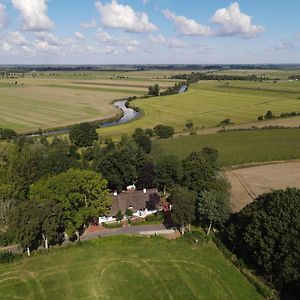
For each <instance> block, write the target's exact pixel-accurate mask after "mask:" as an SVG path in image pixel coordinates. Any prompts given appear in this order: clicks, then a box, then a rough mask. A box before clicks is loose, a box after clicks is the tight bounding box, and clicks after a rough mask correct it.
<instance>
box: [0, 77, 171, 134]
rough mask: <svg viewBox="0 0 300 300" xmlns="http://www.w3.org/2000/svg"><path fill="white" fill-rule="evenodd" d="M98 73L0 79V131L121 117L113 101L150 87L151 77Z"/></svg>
mask: <svg viewBox="0 0 300 300" xmlns="http://www.w3.org/2000/svg"><path fill="white" fill-rule="evenodd" d="M99 74H102V73H99ZM99 74H98V73H92V74H89V73H74V74H73V73H70V72H69V73H47V72H45V73H41V74H38V75H36V76H33V75H32V74H25V75H24V76H18V77H17V76H16V78H6V77H2V78H1V79H0V105H1V116H0V128H11V129H14V130H15V131H17V132H18V133H24V132H30V131H34V130H38V129H39V128H41V129H48V128H56V127H63V126H67V125H73V124H75V123H80V122H82V121H94V120H105V119H110V118H114V117H116V116H118V115H119V114H120V112H119V111H118V110H117V109H116V108H115V107H114V106H113V105H112V102H113V101H114V100H118V99H126V98H128V97H130V96H142V95H144V94H146V93H147V90H148V86H149V84H151V79H150V78H146V79H143V78H140V79H141V80H136V79H135V78H130V80H128V79H127V78H123V77H121V76H120V75H116V74H120V73H116V74H110V76H109V75H108V74H105V75H99ZM85 75H86V76H85ZM98 76H100V77H98ZM102 76H103V77H102ZM149 82H150V83H149ZM159 83H160V84H161V85H162V87H163V88H167V87H168V86H170V85H172V83H171V82H167V81H166V82H165V81H163V79H162V81H161V82H159Z"/></svg>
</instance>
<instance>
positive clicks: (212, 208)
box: [198, 179, 230, 235]
mask: <svg viewBox="0 0 300 300" xmlns="http://www.w3.org/2000/svg"><path fill="white" fill-rule="evenodd" d="M218 181H219V184H215V186H214V187H213V188H212V189H210V190H204V191H202V192H200V195H199V200H198V214H199V218H200V222H201V223H202V224H205V225H208V230H207V235H209V233H210V230H211V228H212V226H213V225H219V226H221V225H222V224H224V223H225V221H226V219H228V217H229V213H230V205H229V193H228V183H227V182H226V181H225V180H224V179H219V180H218Z"/></svg>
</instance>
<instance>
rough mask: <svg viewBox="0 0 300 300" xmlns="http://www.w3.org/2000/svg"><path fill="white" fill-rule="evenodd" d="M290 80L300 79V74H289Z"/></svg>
mask: <svg viewBox="0 0 300 300" xmlns="http://www.w3.org/2000/svg"><path fill="white" fill-rule="evenodd" d="M289 80H300V75H291V76H289Z"/></svg>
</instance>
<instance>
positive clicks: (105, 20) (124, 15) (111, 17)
mask: <svg viewBox="0 0 300 300" xmlns="http://www.w3.org/2000/svg"><path fill="white" fill-rule="evenodd" d="M95 5H96V8H97V9H98V11H99V13H100V15H101V18H102V24H103V25H104V26H106V27H110V28H120V29H124V30H126V31H129V32H139V33H142V32H149V31H154V30H157V27H156V26H155V25H154V24H153V23H151V22H150V21H149V17H148V15H147V14H146V13H143V12H135V11H134V9H133V8H132V7H131V6H129V5H122V4H119V3H118V1H117V0H112V2H111V3H107V4H102V3H101V2H100V1H98V2H96V3H95Z"/></svg>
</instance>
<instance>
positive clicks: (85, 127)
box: [69, 123, 99, 147]
mask: <svg viewBox="0 0 300 300" xmlns="http://www.w3.org/2000/svg"><path fill="white" fill-rule="evenodd" d="M69 138H70V141H71V142H72V143H74V144H75V145H77V146H79V147H88V146H92V145H93V142H94V141H95V140H98V138H99V135H98V133H97V131H96V127H95V126H93V125H91V124H89V123H81V124H78V125H75V126H73V127H72V129H71V131H70V133H69Z"/></svg>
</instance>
